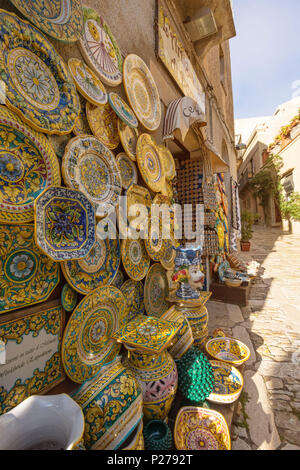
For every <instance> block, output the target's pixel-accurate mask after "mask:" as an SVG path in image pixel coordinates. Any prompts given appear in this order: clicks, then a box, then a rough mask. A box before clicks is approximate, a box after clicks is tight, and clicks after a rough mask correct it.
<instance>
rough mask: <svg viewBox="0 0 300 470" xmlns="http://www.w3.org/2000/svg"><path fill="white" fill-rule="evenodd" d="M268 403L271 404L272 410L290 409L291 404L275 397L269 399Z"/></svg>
mask: <svg viewBox="0 0 300 470" xmlns="http://www.w3.org/2000/svg"><path fill="white" fill-rule="evenodd" d="M270 405H271V408H272V410H273V411H274V410H276V411H292V408H291V406H290V405H289V403H287V401H285V400H281V399H277V398H276V400H275V399H274V400H273V399H271V400H270Z"/></svg>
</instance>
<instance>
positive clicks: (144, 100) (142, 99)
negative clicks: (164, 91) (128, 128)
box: [123, 54, 161, 131]
mask: <svg viewBox="0 0 300 470" xmlns="http://www.w3.org/2000/svg"><path fill="white" fill-rule="evenodd" d="M123 75H124V77H123V80H124V87H125V91H126V94H127V98H128V101H129V104H130V106H131V108H132V109H133V110H134V112H135V115H136V116H137V118H138V120H139V121H140V122H141V124H142V125H143V126H144V127H145V129H147V130H148V131H155V130H156V129H158V127H159V125H160V121H161V104H160V98H159V93H158V90H157V87H156V84H155V81H154V79H153V77H152V74H151V72H150V70H149V69H148V67H147V65H146V64H145V62H144V61H143V60H142V59H141V58H140V57H139V56H137V55H135V54H129V55H128V56H127V57H126V59H125V60H124V64H123Z"/></svg>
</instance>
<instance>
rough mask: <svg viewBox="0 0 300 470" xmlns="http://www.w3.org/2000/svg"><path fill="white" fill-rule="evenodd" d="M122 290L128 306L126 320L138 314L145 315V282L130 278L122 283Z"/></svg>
mask: <svg viewBox="0 0 300 470" xmlns="http://www.w3.org/2000/svg"><path fill="white" fill-rule="evenodd" d="M121 292H123V294H124V296H125V299H126V302H127V306H128V314H127V317H126V321H130V320H132V319H133V318H134V317H136V316H137V315H143V314H144V311H145V305H144V285H143V283H142V282H140V281H139V282H136V281H133V280H132V279H128V281H125V282H124V284H123V285H122V287H121Z"/></svg>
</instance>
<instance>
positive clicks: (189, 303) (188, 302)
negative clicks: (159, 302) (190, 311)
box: [168, 291, 212, 308]
mask: <svg viewBox="0 0 300 470" xmlns="http://www.w3.org/2000/svg"><path fill="white" fill-rule="evenodd" d="M211 294H212V293H211V292H199V297H198V299H181V298H180V297H177V296H176V291H175V292H171V294H170V295H169V297H168V301H169V302H171V303H176V304H178V305H181V306H183V307H199V308H200V307H203V306H204V305H205V304H206V302H207V301H208V300H209V298H210V296H211Z"/></svg>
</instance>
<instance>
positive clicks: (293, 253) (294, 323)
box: [208, 227, 300, 450]
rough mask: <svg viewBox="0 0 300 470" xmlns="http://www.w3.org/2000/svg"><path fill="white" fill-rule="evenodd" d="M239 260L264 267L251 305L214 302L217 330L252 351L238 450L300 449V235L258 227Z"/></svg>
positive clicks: (235, 432) (236, 426)
mask: <svg viewBox="0 0 300 470" xmlns="http://www.w3.org/2000/svg"><path fill="white" fill-rule="evenodd" d="M239 257H240V259H241V260H244V261H253V260H254V261H255V262H257V263H259V266H258V270H257V273H258V275H257V277H256V279H255V281H254V282H253V284H252V288H251V291H250V296H249V305H248V307H244V308H241V309H240V308H239V307H238V306H235V305H229V304H227V305H226V304H222V303H218V302H209V303H208V304H209V305H208V309H209V313H210V329H211V331H212V330H213V329H214V328H216V327H221V328H222V329H223V330H225V331H227V332H228V333H229V334H231V335H232V336H233V337H235V338H237V339H240V340H241V341H243V342H244V343H245V344H247V345H248V346H249V347H250V349H251V358H250V359H249V360H248V361H247V363H246V367H245V369H244V371H243V375H244V381H245V385H244V390H243V392H242V395H241V397H240V402H239V404H238V409H237V413H236V415H235V418H234V423H233V425H232V428H231V431H232V448H233V449H235V450H244V449H245V450H249V449H253V450H258V449H260V450H267V449H269V450H273V449H300V262H299V258H300V235H292V234H286V233H283V232H282V231H281V230H280V229H269V228H268V229H265V228H262V227H257V228H256V229H255V232H254V236H253V239H252V240H251V251H250V252H249V253H245V252H244V253H241V254H240V255H239ZM224 308H225V309H227V311H228V315H224ZM225 316H226V320H225V321H224V317H225Z"/></svg>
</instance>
